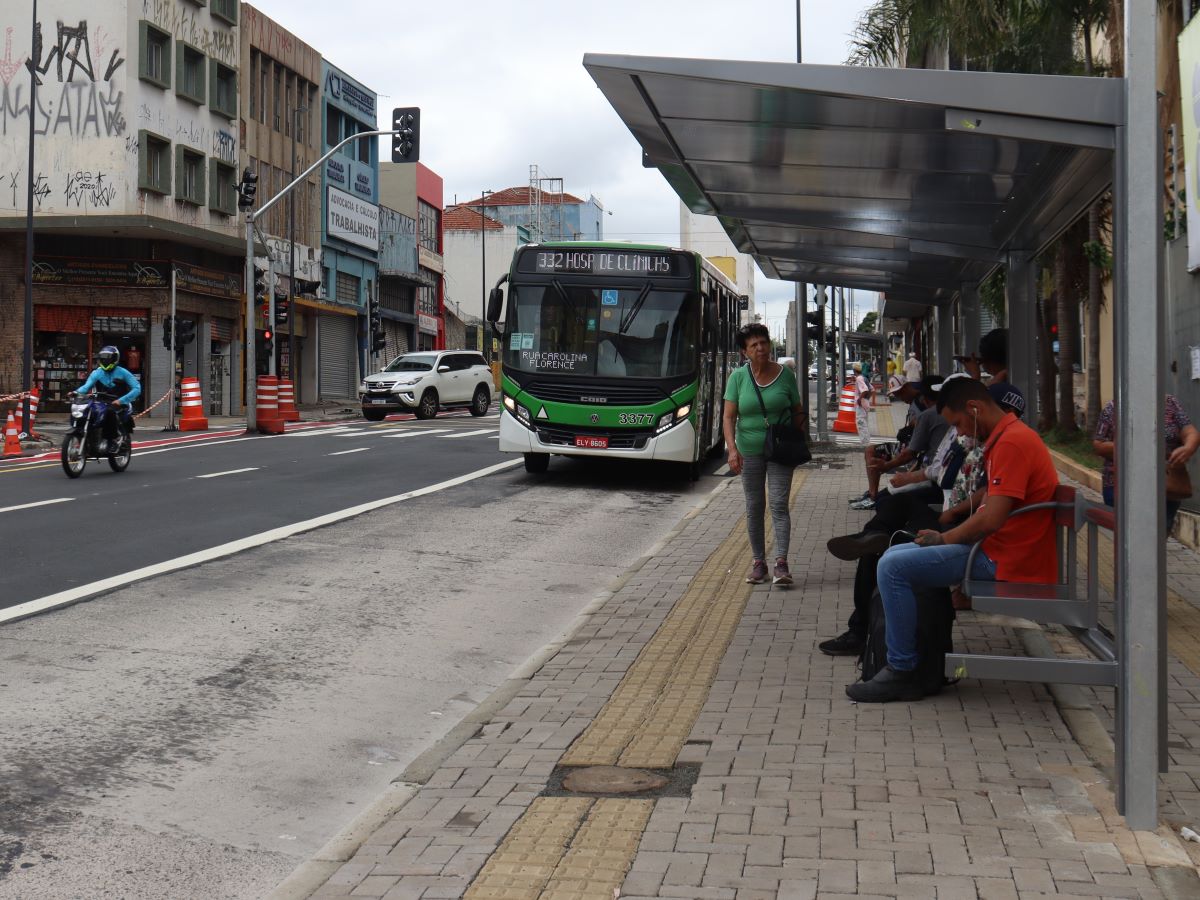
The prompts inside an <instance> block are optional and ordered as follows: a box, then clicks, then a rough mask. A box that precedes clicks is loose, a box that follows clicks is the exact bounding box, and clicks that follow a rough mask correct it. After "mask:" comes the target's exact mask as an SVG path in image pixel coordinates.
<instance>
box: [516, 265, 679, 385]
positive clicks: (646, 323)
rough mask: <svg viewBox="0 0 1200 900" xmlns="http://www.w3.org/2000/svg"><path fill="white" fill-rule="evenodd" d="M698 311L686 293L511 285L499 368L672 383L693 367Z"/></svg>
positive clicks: (650, 285) (646, 287) (557, 283)
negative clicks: (673, 379) (501, 366)
mask: <svg viewBox="0 0 1200 900" xmlns="http://www.w3.org/2000/svg"><path fill="white" fill-rule="evenodd" d="M699 331H700V307H699V303H698V302H697V300H696V295H695V293H693V292H689V291H677V290H659V289H656V288H655V287H654V285H653V282H647V283H646V284H645V285H643V286H642V287H641V288H603V287H598V286H590V285H589V286H583V285H579V284H572V283H570V282H569V281H568V282H566V283H564V281H563V280H562V279H554V281H552V282H551V283H550V284H536V285H535V284H515V285H513V286H512V288H511V289H510V294H509V302H508V323H507V328H506V330H505V335H504V348H505V349H504V362H505V365H507V366H510V367H512V368H514V369H518V370H520V371H523V372H558V373H562V374H569V375H596V376H602V377H618V378H619V377H623V376H628V377H633V378H673V377H677V376H680V375H687V374H690V373H692V372H694V371H695V370H696V368H697V365H698V363H697V359H696V354H697V344H698V340H699V339H698V335H699Z"/></svg>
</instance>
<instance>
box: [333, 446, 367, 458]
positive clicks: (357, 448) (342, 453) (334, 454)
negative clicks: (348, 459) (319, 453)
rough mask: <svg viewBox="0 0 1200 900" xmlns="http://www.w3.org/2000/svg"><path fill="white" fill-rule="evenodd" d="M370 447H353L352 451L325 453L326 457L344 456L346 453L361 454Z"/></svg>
mask: <svg viewBox="0 0 1200 900" xmlns="http://www.w3.org/2000/svg"><path fill="white" fill-rule="evenodd" d="M370 449H371V448H370V447H355V448H354V449H353V450H338V451H335V452H334V453H326V454H325V455H326V456H345V455H346V454H347V453H362V452H363V451H364V450H370Z"/></svg>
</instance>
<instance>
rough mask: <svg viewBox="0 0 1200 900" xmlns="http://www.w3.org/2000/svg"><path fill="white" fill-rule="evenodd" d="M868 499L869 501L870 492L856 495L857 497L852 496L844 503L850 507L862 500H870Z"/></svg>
mask: <svg viewBox="0 0 1200 900" xmlns="http://www.w3.org/2000/svg"><path fill="white" fill-rule="evenodd" d="M870 499H871V492H870V491H863V492H862V493H861V494H858V495H856V496H854V497H851V498H850V499H849V500H847V501H846V502H847V503H849V504H850V505H851V506H853V505H854V504H855V503H859V502H861V501H863V500H870Z"/></svg>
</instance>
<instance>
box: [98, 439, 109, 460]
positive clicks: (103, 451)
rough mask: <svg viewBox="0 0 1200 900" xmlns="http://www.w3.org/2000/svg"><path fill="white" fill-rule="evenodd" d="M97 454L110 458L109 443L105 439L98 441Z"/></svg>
mask: <svg viewBox="0 0 1200 900" xmlns="http://www.w3.org/2000/svg"><path fill="white" fill-rule="evenodd" d="M96 453H98V454H99V455H100V456H108V441H107V440H106V439H105V438H100V440H98V441H96Z"/></svg>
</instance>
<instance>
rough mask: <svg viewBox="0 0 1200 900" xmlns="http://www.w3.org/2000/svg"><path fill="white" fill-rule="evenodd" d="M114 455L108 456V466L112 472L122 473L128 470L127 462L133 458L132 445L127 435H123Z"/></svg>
mask: <svg viewBox="0 0 1200 900" xmlns="http://www.w3.org/2000/svg"><path fill="white" fill-rule="evenodd" d="M120 441H121V443H120V444H119V445H118V447H117V452H116V453H110V454H108V465H109V468H111V469H112V470H113V471H114V472H124V471H125V470H126V469H128V468H129V460H130V459H132V458H133V443H132V441H130V440H129V435H127V434H123V435H121V438H120Z"/></svg>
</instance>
